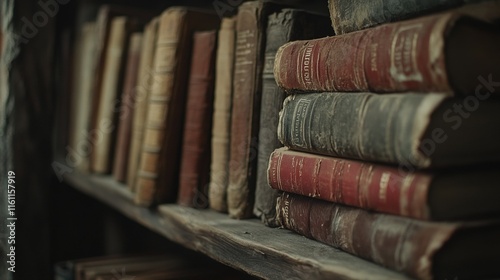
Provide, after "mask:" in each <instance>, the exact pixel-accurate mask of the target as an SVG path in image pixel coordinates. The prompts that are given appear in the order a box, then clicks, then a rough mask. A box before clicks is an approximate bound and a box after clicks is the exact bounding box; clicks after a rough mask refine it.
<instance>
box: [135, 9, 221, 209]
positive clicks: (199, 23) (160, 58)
mask: <svg viewBox="0 0 500 280" xmlns="http://www.w3.org/2000/svg"><path fill="white" fill-rule="evenodd" d="M218 28H219V18H218V17H217V16H216V15H211V14H207V13H205V12H201V11H197V10H192V9H189V8H185V7H172V8H169V9H167V10H166V11H164V12H163V13H162V15H161V18H160V25H159V29H158V39H157V43H156V51H155V58H154V75H153V83H152V86H151V91H150V95H149V105H148V112H147V117H146V130H145V134H144V141H143V145H142V153H141V159H140V164H139V169H138V170H139V172H138V174H137V180H136V196H135V202H136V203H137V204H140V205H151V204H154V203H159V202H164V201H174V200H175V199H176V197H177V195H176V192H177V186H178V183H179V166H180V155H181V147H182V145H181V144H182V134H183V129H184V114H185V106H186V89H187V83H188V77H189V66H190V63H189V61H190V56H191V47H192V35H193V32H194V31H196V30H200V31H201V30H212V29H218Z"/></svg>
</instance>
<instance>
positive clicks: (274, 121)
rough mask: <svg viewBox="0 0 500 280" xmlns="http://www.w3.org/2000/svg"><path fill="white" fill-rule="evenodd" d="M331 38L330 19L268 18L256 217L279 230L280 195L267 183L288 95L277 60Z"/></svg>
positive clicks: (285, 14) (284, 13)
mask: <svg viewBox="0 0 500 280" xmlns="http://www.w3.org/2000/svg"><path fill="white" fill-rule="evenodd" d="M328 35H333V29H332V28H331V26H330V23H329V18H328V17H323V16H320V15H315V14H311V13H307V12H304V11H301V10H297V9H283V10H281V11H280V12H277V13H273V14H271V15H270V16H269V18H268V24H267V35H266V37H267V38H266V49H265V61H264V69H263V73H262V99H261V111H260V130H259V145H258V163H257V183H256V189H255V204H254V208H253V213H254V214H255V215H257V217H260V218H261V220H262V221H263V222H264V224H266V225H268V226H277V224H276V220H275V215H276V209H275V208H276V198H277V197H278V195H279V193H278V191H276V190H273V189H271V187H270V186H269V184H268V182H267V166H268V163H269V156H270V155H271V153H272V152H273V151H274V150H275V149H276V148H279V147H281V144H280V142H279V140H278V136H277V133H276V131H277V128H278V115H279V111H280V110H281V108H282V105H283V100H284V99H285V91H284V90H283V89H281V88H279V87H278V85H277V84H276V81H275V80H274V74H273V68H274V57H275V55H276V51H277V50H278V48H279V47H281V46H282V45H283V44H285V43H287V42H290V41H294V40H301V39H314V38H319V37H325V36H328Z"/></svg>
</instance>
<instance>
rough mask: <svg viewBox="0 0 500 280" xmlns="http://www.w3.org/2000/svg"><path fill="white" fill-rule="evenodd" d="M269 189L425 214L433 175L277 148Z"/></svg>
mask: <svg viewBox="0 0 500 280" xmlns="http://www.w3.org/2000/svg"><path fill="white" fill-rule="evenodd" d="M267 173H268V180H269V184H270V185H271V187H272V188H273V189H276V190H280V191H286V192H290V193H295V194H300V195H304V196H309V197H314V198H317V199H322V200H326V201H331V202H336V203H341V204H345V205H350V206H355V207H359V208H363V209H367V210H374V211H377V212H382V213H388V214H394V215H400V216H407V217H412V218H417V219H429V218H430V213H429V208H428V201H427V199H428V196H429V193H428V192H429V187H430V185H431V182H432V177H431V176H430V175H428V174H426V173H420V172H400V170H399V169H398V168H397V167H392V166H384V165H378V164H372V163H367V162H360V161H352V160H347V159H340V158H333V157H324V156H319V155H314V154H308V153H301V152H294V151H290V150H287V149H283V148H282V149H277V150H275V151H274V152H273V153H272V154H271V158H270V162H269V169H268V172H267Z"/></svg>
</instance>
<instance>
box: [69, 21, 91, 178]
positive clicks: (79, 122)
mask: <svg viewBox="0 0 500 280" xmlns="http://www.w3.org/2000/svg"><path fill="white" fill-rule="evenodd" d="M95 32H96V24H95V23H86V24H85V25H83V27H82V30H81V34H80V38H79V42H78V44H77V47H76V48H77V49H76V52H75V55H76V57H77V62H76V63H75V64H74V66H75V67H74V72H73V73H74V75H75V76H74V81H75V82H74V83H73V92H72V94H73V96H72V98H73V102H72V104H71V106H72V107H71V108H72V110H71V111H72V112H73V113H74V115H72V127H73V130H72V131H71V133H72V135H71V137H70V140H71V142H70V143H71V149H72V150H73V151H74V153H75V155H76V156H77V157H78V161H77V165H76V168H77V169H78V170H80V171H83V172H89V171H90V152H91V150H90V149H89V148H88V147H87V146H88V145H89V139H87V137H86V133H87V132H88V130H89V129H90V120H91V110H92V97H93V95H92V84H93V74H94V62H95V61H94V59H93V58H94V56H95V48H96V40H95V39H96V38H95V37H96V34H95ZM80 48H81V49H80ZM75 68H76V69H75Z"/></svg>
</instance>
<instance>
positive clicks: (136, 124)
mask: <svg viewBox="0 0 500 280" xmlns="http://www.w3.org/2000/svg"><path fill="white" fill-rule="evenodd" d="M158 23H159V18H154V19H153V20H151V22H149V23H148V24H147V25H146V27H145V28H144V37H143V43H142V49H141V57H140V63H139V70H138V72H137V86H136V88H135V92H134V93H135V94H134V98H133V100H134V110H133V111H134V116H133V121H132V135H131V143H130V151H129V157H128V166H127V180H126V183H127V186H128V187H129V189H130V190H132V191H134V190H135V178H136V175H137V168H138V167H139V158H140V154H141V147H142V140H143V138H144V127H145V126H144V123H145V121H146V112H147V107H148V100H149V91H150V88H151V86H150V85H151V83H152V82H153V74H154V73H153V58H154V53H155V48H156V38H157V36H158Z"/></svg>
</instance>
